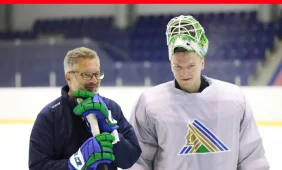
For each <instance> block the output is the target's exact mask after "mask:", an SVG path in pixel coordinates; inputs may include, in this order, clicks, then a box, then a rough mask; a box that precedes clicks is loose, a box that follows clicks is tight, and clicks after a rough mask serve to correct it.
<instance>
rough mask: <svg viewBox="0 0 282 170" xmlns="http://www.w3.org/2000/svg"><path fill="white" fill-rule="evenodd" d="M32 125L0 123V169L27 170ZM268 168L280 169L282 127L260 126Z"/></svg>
mask: <svg viewBox="0 0 282 170" xmlns="http://www.w3.org/2000/svg"><path fill="white" fill-rule="evenodd" d="M31 128H32V125H31V124H25V125H0V134H1V145H0V150H1V155H0V160H1V164H2V165H1V169H9V170H28V147H29V135H30V132H31ZM259 130H260V133H261V135H262V137H263V142H264V146H265V150H266V156H267V158H268V160H269V163H270V166H271V168H270V170H282V164H281V156H280V153H282V145H281V144H282V127H281V126H277V127H275V126H260V127H259Z"/></svg>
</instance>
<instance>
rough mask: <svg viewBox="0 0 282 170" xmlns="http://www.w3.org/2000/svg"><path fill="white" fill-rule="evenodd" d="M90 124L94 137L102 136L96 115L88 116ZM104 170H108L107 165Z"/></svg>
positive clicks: (79, 100)
mask: <svg viewBox="0 0 282 170" xmlns="http://www.w3.org/2000/svg"><path fill="white" fill-rule="evenodd" d="M77 102H78V103H80V102H82V99H80V98H79V99H77ZM86 118H87V120H88V122H89V124H90V127H91V131H92V135H93V136H94V137H95V136H96V135H98V134H100V129H99V125H98V121H97V117H96V115H95V114H89V115H87V116H86ZM103 167H104V168H103V169H104V170H108V167H107V165H104V166H103Z"/></svg>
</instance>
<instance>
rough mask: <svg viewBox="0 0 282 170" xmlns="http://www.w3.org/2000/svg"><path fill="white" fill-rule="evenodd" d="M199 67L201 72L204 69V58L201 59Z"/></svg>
mask: <svg viewBox="0 0 282 170" xmlns="http://www.w3.org/2000/svg"><path fill="white" fill-rule="evenodd" d="M201 67H202V70H203V69H204V68H205V59H204V58H202V61H201Z"/></svg>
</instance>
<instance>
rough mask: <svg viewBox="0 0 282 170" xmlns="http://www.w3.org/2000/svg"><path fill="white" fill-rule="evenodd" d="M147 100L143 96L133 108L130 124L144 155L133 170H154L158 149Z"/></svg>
mask: <svg viewBox="0 0 282 170" xmlns="http://www.w3.org/2000/svg"><path fill="white" fill-rule="evenodd" d="M146 104H147V103H146V100H145V97H144V95H141V96H140V98H139V99H138V101H137V103H136V104H135V106H134V107H133V110H132V114H131V117H130V123H131V124H132V126H133V127H134V130H135V132H136V135H137V138H138V141H139V144H140V147H141V150H142V153H141V156H140V157H139V159H138V161H137V162H136V163H135V164H134V165H133V167H132V168H131V169H132V170H152V169H153V161H154V157H155V154H156V152H157V149H158V143H157V135H156V130H155V123H154V121H153V120H152V119H151V118H150V117H149V116H148V109H147V108H146Z"/></svg>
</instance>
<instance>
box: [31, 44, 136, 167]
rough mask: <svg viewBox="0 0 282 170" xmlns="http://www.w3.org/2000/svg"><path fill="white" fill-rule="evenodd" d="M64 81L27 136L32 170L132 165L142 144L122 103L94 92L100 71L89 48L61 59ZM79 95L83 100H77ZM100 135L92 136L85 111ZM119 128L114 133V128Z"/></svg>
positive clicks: (75, 50) (96, 58) (97, 58)
mask: <svg viewBox="0 0 282 170" xmlns="http://www.w3.org/2000/svg"><path fill="white" fill-rule="evenodd" d="M64 70H65V78H66V81H67V84H68V85H66V86H64V87H62V89H61V96H60V97H59V98H57V99H55V100H54V101H52V102H51V103H49V104H47V105H46V106H45V107H44V108H43V109H42V110H41V112H40V113H39V114H38V116H37V118H36V121H35V123H34V126H33V128H32V132H31V136H30V146H29V169H30V170H38V169H40V170H67V169H70V170H78V169H79V170H86V169H87V170H100V169H101V170H105V169H107V170H117V168H122V169H127V168H130V167H131V166H132V165H133V164H134V163H135V162H136V161H137V160H138V158H139V156H140V154H141V149H140V146H139V144H138V141H137V137H136V135H135V132H134V130H133V127H132V126H131V124H130V123H129V122H128V121H127V120H126V119H125V117H124V115H123V113H122V110H121V108H120V106H119V105H118V104H117V103H116V102H115V101H113V100H111V99H108V98H106V97H103V96H100V95H99V94H98V89H99V86H100V83H101V80H102V79H103V77H104V73H103V72H101V71H100V60H99V57H98V55H97V53H96V52H95V51H93V50H91V49H88V48H85V47H80V48H76V49H73V50H71V51H69V52H68V53H67V55H66V57H65V60H64ZM77 98H81V99H83V101H82V102H81V103H78V102H77ZM89 114H95V115H96V117H97V120H98V124H99V130H100V134H98V135H96V136H93V135H92V133H91V132H92V130H93V129H91V126H89V122H90V121H89V120H88V117H87V116H88V115H89ZM114 131H117V133H116V134H114V133H113V132H114Z"/></svg>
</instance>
